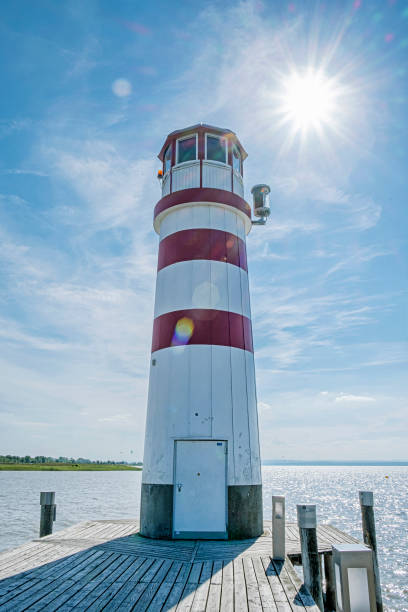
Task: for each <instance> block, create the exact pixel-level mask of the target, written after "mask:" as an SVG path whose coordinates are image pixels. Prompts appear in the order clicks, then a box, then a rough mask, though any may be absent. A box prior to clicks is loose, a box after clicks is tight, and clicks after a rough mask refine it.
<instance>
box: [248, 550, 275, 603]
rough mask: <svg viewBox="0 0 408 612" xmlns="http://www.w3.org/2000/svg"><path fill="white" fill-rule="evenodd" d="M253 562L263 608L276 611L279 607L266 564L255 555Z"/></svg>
mask: <svg viewBox="0 0 408 612" xmlns="http://www.w3.org/2000/svg"><path fill="white" fill-rule="evenodd" d="M252 563H253V566H254V570H255V575H256V579H257V581H258V589H259V595H260V597H261V602H262V608H263V610H269V611H270V612H276V611H277V609H278V608H277V607H276V604H275V600H274V598H273V595H272V590H271V587H270V585H269V581H268V579H267V577H266V574H265V569H264V566H263V565H262V561H261V559H260V558H259V557H254V558H253V559H252Z"/></svg>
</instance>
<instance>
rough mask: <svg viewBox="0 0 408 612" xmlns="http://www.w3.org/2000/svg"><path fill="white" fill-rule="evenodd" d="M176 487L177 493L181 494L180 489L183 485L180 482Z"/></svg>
mask: <svg viewBox="0 0 408 612" xmlns="http://www.w3.org/2000/svg"><path fill="white" fill-rule="evenodd" d="M176 486H177V489H178V492H179V493H180V492H181V487H182V486H183V483H182V482H178V483H177V485H176Z"/></svg>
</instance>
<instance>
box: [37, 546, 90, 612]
mask: <svg viewBox="0 0 408 612" xmlns="http://www.w3.org/2000/svg"><path fill="white" fill-rule="evenodd" d="M88 561H89V559H86V560H84V561H83V562H82V564H81V565H85V564H86V566H87V567H89V565H88ZM100 563H101V558H100V555H98V556H97V557H96V558H95V559H93V560H92V566H93V567H95V566H96V565H98V564H100ZM69 567H70V566H69ZM66 569H67V568H62V570H61V568H59V569H58V568H57V569H56V572H55V574H54V575H52V574H51V572H49V573H48V575H49V576H50V578H52V579H53V581H54V582H53V583H51V584H50V585H48V586H47V588H45V589H43V591H42V592H40V593H37V596H39V597H37V598H36V601H34V602H33V603H32V604H30V606H29V608H28V609H30V610H32V611H34V610H41V611H42V610H49V609H55V608H56V605H55V603H54V600H55V599H56V598H58V599H59V600H62V601H65V600H66V599H67V598H68V597H69V596H70V593H71V592H73V593H76V592H77V591H78V590H79V589H80V588H81V584H80V585H79V586H78V582H77V581H76V580H74V579H73V578H72V571H74V572H75V569H76V568H75V567H74V568H73V569H72V568H71V569H70V571H68V572H66V571H64V570H66ZM43 578H44V577H42V579H43ZM67 591H68V594H67ZM51 602H52V603H51Z"/></svg>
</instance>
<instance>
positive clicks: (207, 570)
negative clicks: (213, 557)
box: [199, 561, 213, 582]
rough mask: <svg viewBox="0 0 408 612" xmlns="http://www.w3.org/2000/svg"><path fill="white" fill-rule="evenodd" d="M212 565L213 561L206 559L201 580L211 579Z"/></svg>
mask: <svg viewBox="0 0 408 612" xmlns="http://www.w3.org/2000/svg"><path fill="white" fill-rule="evenodd" d="M212 566H213V562H212V561H204V563H203V568H202V570H201V575H200V580H199V582H206V580H211V575H212Z"/></svg>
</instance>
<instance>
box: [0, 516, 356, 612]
mask: <svg viewBox="0 0 408 612" xmlns="http://www.w3.org/2000/svg"><path fill="white" fill-rule="evenodd" d="M138 528H139V524H138V521H136V520H112V521H107V520H105V521H86V522H83V523H79V524H77V525H75V526H73V527H70V528H68V529H65V530H64V531H60V532H56V533H55V534H53V535H50V536H47V537H44V538H41V539H38V540H34V541H32V542H29V543H27V544H24V545H22V546H19V547H18V548H15V549H12V550H8V551H5V552H3V553H0V610H1V612H6V611H10V612H19V611H22V610H32V611H34V610H37V611H41V612H43V611H52V610H61V611H65V610H71V611H73V610H75V611H76V610H97V611H99V610H109V611H110V610H152V611H156V610H157V611H159V610H165V611H168V610H178V611H179V610H183V611H187V610H191V611H199V610H211V611H212V610H214V611H216V610H221V611H224V610H225V611H226V610H228V611H229V610H237V611H245V610H250V611H252V610H253V611H261V610H269V611H271V612H272V611H275V612H293V611H298V612H302V611H304V610H308V611H309V612H319V611H318V608H317V606H316V605H315V603H314V601H313V599H312V597H311V596H310V594H309V593H308V591H307V589H305V587H304V586H303V585H302V581H301V580H300V579H299V577H298V575H297V573H296V571H295V569H294V567H293V565H292V561H293V562H298V561H299V560H300V543H299V531H298V528H297V525H296V524H295V523H288V524H287V525H286V551H287V557H286V560H285V562H279V561H272V559H271V551H272V538H271V529H270V523H268V522H266V523H265V531H264V534H263V535H262V536H261V537H259V538H255V539H251V540H239V541H238V540H235V541H202V540H201V541H199V540H185V541H184V540H177V541H164V540H148V539H146V538H142V537H141V536H140V535H138ZM317 535H318V545H319V552H320V553H322V554H323V553H328V552H330V551H331V547H332V544H336V543H337V544H338V543H347V542H349V543H355V542H356V540H355V539H354V538H352V537H351V536H348V535H346V534H345V533H343V532H341V531H339V530H338V529H336V528H335V527H332V526H331V525H319V526H318V528H317Z"/></svg>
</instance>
